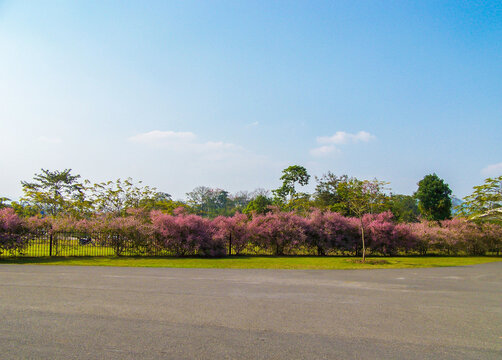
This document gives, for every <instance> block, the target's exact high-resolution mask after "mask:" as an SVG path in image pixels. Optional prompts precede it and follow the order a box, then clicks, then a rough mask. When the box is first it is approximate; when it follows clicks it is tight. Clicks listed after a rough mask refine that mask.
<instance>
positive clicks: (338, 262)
mask: <svg viewBox="0 0 502 360" xmlns="http://www.w3.org/2000/svg"><path fill="white" fill-rule="evenodd" d="M494 261H502V257H500V256H499V257H492V256H483V257H460V256H459V257H453V256H451V257H439V256H438V257H436V256H430V257H419V256H416V257H404V256H403V257H375V258H368V261H367V262H366V263H361V262H360V261H359V259H358V258H354V257H316V256H291V257H288V256H281V257H278V256H231V257H225V258H219V259H207V258H200V257H186V258H176V257H162V258H157V257H155V258H153V257H115V256H113V257H112V256H110V257H102V256H100V257H36V258H30V257H22V258H2V259H0V264H32V265H76V266H126V267H171V268H214V269H305V270H306V269H319V270H331V269H390V268H394V269H395V268H419V267H443V266H465V265H476V264H483V263H487V262H494Z"/></svg>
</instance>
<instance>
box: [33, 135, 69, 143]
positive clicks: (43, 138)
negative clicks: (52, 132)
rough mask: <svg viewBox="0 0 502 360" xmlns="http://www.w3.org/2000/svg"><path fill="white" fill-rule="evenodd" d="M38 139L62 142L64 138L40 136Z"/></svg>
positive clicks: (46, 141) (44, 141) (45, 141)
mask: <svg viewBox="0 0 502 360" xmlns="http://www.w3.org/2000/svg"><path fill="white" fill-rule="evenodd" d="M37 140H38V141H40V142H43V143H46V144H61V143H62V142H63V140H62V139H61V138H59V137H48V136H39V137H38V139H37Z"/></svg>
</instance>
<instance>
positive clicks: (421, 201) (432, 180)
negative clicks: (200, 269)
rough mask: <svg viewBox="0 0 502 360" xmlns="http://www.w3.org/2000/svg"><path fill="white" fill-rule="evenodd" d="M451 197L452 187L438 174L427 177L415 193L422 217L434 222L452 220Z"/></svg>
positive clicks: (420, 182) (421, 181)
mask: <svg viewBox="0 0 502 360" xmlns="http://www.w3.org/2000/svg"><path fill="white" fill-rule="evenodd" d="M450 195H451V190H450V187H449V186H448V184H446V183H445V182H444V180H443V179H440V178H439V177H438V176H437V175H436V174H431V175H426V176H425V177H424V178H423V179H422V180H420V181H419V183H418V190H417V191H416V193H415V196H416V198H417V199H418V209H419V210H420V213H421V214H422V216H424V217H425V218H426V219H427V220H434V221H440V220H446V219H450V218H451V198H450Z"/></svg>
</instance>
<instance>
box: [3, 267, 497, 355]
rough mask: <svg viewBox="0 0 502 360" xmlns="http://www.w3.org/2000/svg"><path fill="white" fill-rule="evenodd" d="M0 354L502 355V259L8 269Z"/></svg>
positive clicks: (5, 279)
mask: <svg viewBox="0 0 502 360" xmlns="http://www.w3.org/2000/svg"><path fill="white" fill-rule="evenodd" d="M0 358H1V359H502V262H499V263H490V264H485V265H477V266H470V267H456V268H433V269H402V270H397V269H396V270H338V271H336V270H335V271H333V270H327V271H325V270H305V271H300V270H224V269H221V270H217V269H167V268H152V269H148V268H106V267H77V266H76V267H65V266H29V265H0Z"/></svg>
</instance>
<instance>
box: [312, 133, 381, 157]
mask: <svg viewBox="0 0 502 360" xmlns="http://www.w3.org/2000/svg"><path fill="white" fill-rule="evenodd" d="M375 138H376V137H375V136H374V135H372V134H370V133H369V132H367V131H359V132H358V133H356V134H351V133H347V132H345V131H337V132H336V133H335V134H334V135H332V136H319V137H317V139H316V141H317V143H318V144H320V145H321V146H319V147H316V148H314V149H311V150H310V155H312V156H316V157H322V156H328V155H331V154H333V153H336V154H339V153H340V152H341V151H340V149H339V148H337V147H335V145H343V144H351V143H358V142H368V141H370V140H373V139H375Z"/></svg>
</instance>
